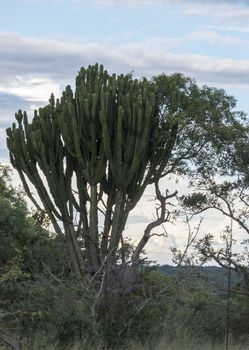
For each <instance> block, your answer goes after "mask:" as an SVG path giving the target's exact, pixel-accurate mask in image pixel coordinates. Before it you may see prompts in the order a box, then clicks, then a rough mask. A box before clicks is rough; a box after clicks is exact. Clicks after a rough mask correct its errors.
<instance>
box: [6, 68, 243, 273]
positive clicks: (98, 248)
mask: <svg viewBox="0 0 249 350" xmlns="http://www.w3.org/2000/svg"><path fill="white" fill-rule="evenodd" d="M235 106H236V101H235V99H234V98H233V97H232V96H229V95H227V94H226V93H225V91H224V90H221V89H216V88H210V87H207V86H203V87H199V86H198V85H197V84H196V83H195V81H193V80H192V79H190V78H186V77H184V76H183V75H181V74H173V75H170V76H167V75H165V74H161V75H159V76H156V77H153V78H151V79H146V78H143V79H141V80H138V79H133V78H132V76H131V75H130V74H128V75H123V74H121V75H115V74H113V75H110V74H109V73H108V72H107V71H106V70H104V68H103V66H102V65H100V66H99V65H98V64H95V65H93V66H89V67H88V68H86V69H85V68H81V69H80V71H79V73H78V75H77V77H76V89H75V93H73V91H72V89H71V87H70V86H67V87H66V89H65V91H64V92H63V94H62V97H61V98H60V99H57V100H56V101H55V98H54V95H53V94H52V95H51V98H50V100H49V104H48V105H47V106H45V107H42V108H40V109H39V110H38V111H35V112H34V117H33V119H32V121H30V122H29V121H28V118H27V114H26V112H22V111H21V110H19V111H18V113H16V120H17V124H16V123H14V124H13V125H12V127H11V128H8V129H7V144H8V148H9V151H10V160H11V163H12V165H13V166H14V167H15V168H16V169H17V171H18V173H19V175H20V178H21V180H22V182H23V185H24V188H25V191H26V193H27V195H28V196H29V197H30V198H31V199H32V201H33V203H34V204H35V205H36V207H38V208H40V206H39V204H38V202H37V199H36V197H35V196H34V195H33V194H32V192H31V189H30V186H29V182H31V183H32V184H33V185H34V186H35V188H36V190H37V193H38V196H39V198H40V200H41V202H42V205H43V207H44V209H45V211H46V212H47V214H48V216H49V218H50V220H51V222H52V224H53V226H54V229H55V231H56V233H57V234H58V235H60V236H62V237H65V239H66V242H67V245H68V249H69V253H70V257H71V261H72V264H73V266H74V270H75V272H76V274H77V275H78V276H79V277H80V276H82V275H86V274H87V273H88V272H90V273H95V274H96V273H97V272H98V271H100V270H101V268H102V267H103V265H104V264H108V266H112V267H113V266H115V264H117V263H118V256H119V255H118V249H119V247H120V245H122V241H123V232H124V228H125V225H126V222H127V218H128V216H129V213H130V211H131V210H132V209H133V208H134V207H135V206H136V205H137V203H138V201H139V200H140V198H141V197H142V195H143V193H144V190H145V188H146V187H147V186H148V185H149V184H154V185H155V193H156V197H157V200H158V201H159V203H160V207H159V210H158V211H157V218H156V219H155V221H154V222H152V223H150V224H149V225H148V226H147V228H146V229H145V231H144V234H143V235H142V238H141V241H140V242H139V243H138V245H137V247H135V248H134V253H133V256H132V259H131V260H132V264H133V265H134V266H136V265H137V264H138V263H139V256H140V253H141V251H142V250H143V248H144V247H145V245H146V243H147V242H148V240H149V238H150V237H151V230H152V229H153V228H154V227H156V226H158V225H161V224H162V223H163V222H165V221H167V220H168V219H169V215H170V212H169V209H168V207H167V203H168V202H167V201H168V199H169V198H171V197H173V196H176V192H174V193H170V192H169V191H168V189H167V190H166V192H165V191H164V192H165V193H162V191H161V190H160V186H159V181H160V179H161V178H163V177H166V176H168V175H170V174H178V175H180V176H188V177H189V178H190V179H191V181H194V180H195V178H197V177H198V178H200V177H201V178H202V179H205V178H206V177H208V176H213V175H215V174H222V175H224V174H232V173H233V172H234V167H232V164H234V157H235V153H236V152H235V151H236V150H238V149H239V148H241V147H242V146H241V145H242V144H243V143H244V142H245V140H247V127H246V125H245V123H244V121H245V114H244V113H243V112H237V111H234V107H235ZM45 180H46V181H45ZM100 216H101V217H102V218H103V221H104V223H103V228H101V229H100V228H99V220H100Z"/></svg>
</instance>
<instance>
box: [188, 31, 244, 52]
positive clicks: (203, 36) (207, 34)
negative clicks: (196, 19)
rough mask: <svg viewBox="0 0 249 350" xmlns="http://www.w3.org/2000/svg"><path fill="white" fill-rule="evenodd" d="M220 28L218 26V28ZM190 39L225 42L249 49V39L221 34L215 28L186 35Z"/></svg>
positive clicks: (225, 43) (216, 42) (215, 42)
mask: <svg viewBox="0 0 249 350" xmlns="http://www.w3.org/2000/svg"><path fill="white" fill-rule="evenodd" d="M217 29H218V28H217ZM186 39H187V40H188V41H202V42H203V41H205V43H208V44H211V45H214V44H224V45H229V46H234V45H240V46H243V47H244V48H247V49H249V40H246V39H242V38H239V37H236V36H232V35H221V34H219V33H217V32H216V31H214V30H200V31H196V32H193V33H190V34H188V35H187V36H186Z"/></svg>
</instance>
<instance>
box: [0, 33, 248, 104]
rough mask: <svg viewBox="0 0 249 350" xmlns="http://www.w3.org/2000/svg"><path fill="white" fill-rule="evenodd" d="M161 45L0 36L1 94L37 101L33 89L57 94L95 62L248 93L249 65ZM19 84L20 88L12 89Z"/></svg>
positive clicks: (112, 68) (161, 41)
mask: <svg viewBox="0 0 249 350" xmlns="http://www.w3.org/2000/svg"><path fill="white" fill-rule="evenodd" d="M164 40H165V39H162V38H152V39H147V40H144V41H137V42H132V43H129V42H128V43H124V44H121V45H114V44H112V43H110V42H97V41H96V42H88V41H85V42H65V41H59V40H48V39H40V38H34V37H24V36H21V35H18V34H13V33H1V34H0V47H1V51H0V75H1V81H0V91H4V90H3V89H5V88H7V90H6V91H9V92H15V93H18V95H19V96H26V97H27V98H28V97H32V98H33V99H35V98H37V99H39V96H38V95H37V94H38V93H35V94H34V92H33V93H31V92H30V91H34V90H35V89H36V87H37V89H38V90H40V89H41V86H42V85H43V83H45V86H46V88H45V90H48V87H49V88H50V89H56V90H57V91H58V90H59V88H60V87H61V86H63V85H66V83H68V82H71V81H72V78H73V77H75V75H76V73H77V71H78V69H79V68H80V67H81V66H87V65H88V64H93V63H95V62H96V61H97V62H99V63H103V64H104V65H105V67H106V68H107V69H108V70H110V71H111V72H113V71H114V72H123V73H128V72H130V71H134V74H135V75H137V76H141V75H147V76H152V75H155V74H159V73H161V72H165V73H173V72H176V71H178V72H182V73H184V74H186V75H189V76H192V77H195V78H196V79H197V80H198V81H200V82H205V83H209V84H223V85H224V87H225V86H246V87H249V59H248V60H246V59H245V60H236V59H231V58H215V57H211V56H204V55H197V54H182V53H174V52H172V51H171V50H169V48H168V44H167V42H168V39H166V40H165V41H164ZM41 47H42V48H43V49H42V50H41ZM18 80H19V87H18V86H16V85H18V84H17V83H18ZM25 81H26V83H25ZM25 84H26V85H25ZM15 86H16V87H15ZM38 90H37V91H38ZM50 92H51V91H49V93H50ZM41 94H42V91H41ZM29 95H30V96H29Z"/></svg>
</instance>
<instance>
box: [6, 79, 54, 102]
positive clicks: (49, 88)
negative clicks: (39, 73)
mask: <svg viewBox="0 0 249 350" xmlns="http://www.w3.org/2000/svg"><path fill="white" fill-rule="evenodd" d="M52 92H54V94H55V95H56V96H59V94H60V87H59V84H58V83H55V82H54V81H52V80H51V79H45V78H35V77H34V78H31V77H30V78H24V77H22V76H18V75H17V76H16V77H15V78H14V79H12V80H11V81H10V83H9V85H8V86H6V85H5V86H1V82H0V93H9V94H13V95H17V96H19V97H23V98H25V99H26V100H27V101H29V100H30V101H32V102H35V101H37V102H41V101H48V99H49V96H50V94H51V93H52Z"/></svg>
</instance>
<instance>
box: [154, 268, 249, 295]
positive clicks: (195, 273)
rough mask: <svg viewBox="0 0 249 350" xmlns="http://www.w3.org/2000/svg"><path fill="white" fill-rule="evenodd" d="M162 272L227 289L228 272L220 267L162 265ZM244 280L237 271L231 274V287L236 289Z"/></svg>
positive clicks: (160, 269)
mask: <svg viewBox="0 0 249 350" xmlns="http://www.w3.org/2000/svg"><path fill="white" fill-rule="evenodd" d="M157 268H158V270H159V271H160V272H163V273H164V274H166V275H168V276H177V275H183V274H184V275H185V276H186V278H189V279H190V281H193V282H194V281H195V280H196V279H202V280H203V281H206V282H208V283H210V284H212V285H214V287H215V288H217V289H220V290H225V289H226V288H227V278H228V270H227V269H225V268H223V267H219V266H194V267H193V266H186V267H185V266H184V267H176V266H172V265H161V266H158V267H157ZM242 282H243V278H242V277H241V276H240V275H239V274H238V273H237V272H235V271H232V273H231V285H232V287H235V286H236V285H237V284H238V283H242Z"/></svg>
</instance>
